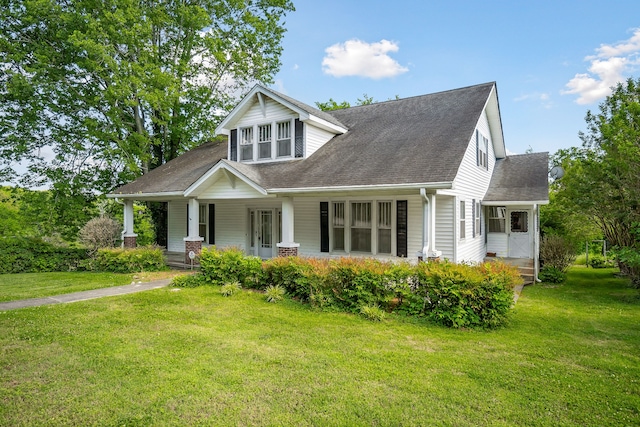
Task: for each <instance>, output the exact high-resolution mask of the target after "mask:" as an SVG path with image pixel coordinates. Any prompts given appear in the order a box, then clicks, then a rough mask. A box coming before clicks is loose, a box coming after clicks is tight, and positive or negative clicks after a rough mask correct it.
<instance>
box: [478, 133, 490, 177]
mask: <svg viewBox="0 0 640 427" xmlns="http://www.w3.org/2000/svg"><path fill="white" fill-rule="evenodd" d="M476 150H477V152H476V162H477V165H478V166H480V167H481V168H483V169H489V154H488V153H489V140H488V139H487V138H486V137H485V136H484V135H482V134H481V133H480V132H479V131H477V132H476Z"/></svg>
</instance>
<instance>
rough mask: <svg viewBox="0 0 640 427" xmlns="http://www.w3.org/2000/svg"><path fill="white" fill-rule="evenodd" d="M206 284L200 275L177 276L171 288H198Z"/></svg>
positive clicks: (172, 281)
mask: <svg viewBox="0 0 640 427" xmlns="http://www.w3.org/2000/svg"><path fill="white" fill-rule="evenodd" d="M206 283H207V280H206V279H205V277H204V276H203V275H202V274H200V273H194V274H185V275H183V276H176V277H174V278H173V279H172V280H171V286H175V287H176V288H197V287H198V286H202V285H205V284H206Z"/></svg>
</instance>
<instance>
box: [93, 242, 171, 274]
mask: <svg viewBox="0 0 640 427" xmlns="http://www.w3.org/2000/svg"><path fill="white" fill-rule="evenodd" d="M88 267H89V268H90V269H92V270H95V271H110V272H112V273H137V272H142V271H161V270H166V269H167V265H166V263H165V261H164V255H163V253H162V249H161V248H159V247H157V246H140V247H137V248H134V249H123V248H115V249H98V252H97V253H96V256H95V258H93V259H92V260H90V262H89V263H88Z"/></svg>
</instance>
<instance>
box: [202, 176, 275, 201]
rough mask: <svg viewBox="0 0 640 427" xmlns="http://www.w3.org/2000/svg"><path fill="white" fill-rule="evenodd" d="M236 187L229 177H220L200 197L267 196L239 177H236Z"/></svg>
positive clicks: (237, 197)
mask: <svg viewBox="0 0 640 427" xmlns="http://www.w3.org/2000/svg"><path fill="white" fill-rule="evenodd" d="M234 182H235V188H233V187H232V186H231V183H230V182H229V180H228V179H227V178H224V177H222V178H220V179H219V180H217V181H216V182H214V183H213V184H212V185H211V186H210V187H209V188H207V189H206V190H204V191H203V192H202V193H201V194H200V195H199V196H198V198H199V199H250V198H258V197H265V196H263V195H262V194H260V193H258V192H257V191H256V190H255V189H254V188H252V187H251V186H250V185H249V184H247V183H245V182H244V181H242V180H241V179H239V178H235V179H234Z"/></svg>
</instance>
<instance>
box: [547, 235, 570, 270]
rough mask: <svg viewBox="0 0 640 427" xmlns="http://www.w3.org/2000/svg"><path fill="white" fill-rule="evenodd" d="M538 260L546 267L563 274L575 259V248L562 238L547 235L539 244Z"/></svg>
mask: <svg viewBox="0 0 640 427" xmlns="http://www.w3.org/2000/svg"><path fill="white" fill-rule="evenodd" d="M540 259H541V260H542V261H543V262H544V264H545V265H546V266H549V267H554V268H556V269H558V270H560V271H562V272H565V271H567V269H568V268H569V267H571V265H572V264H573V262H574V261H575V259H576V254H575V248H573V247H572V246H571V244H570V243H569V242H568V241H567V240H566V239H564V238H563V237H561V236H557V235H554V234H549V235H546V236H544V237H543V238H542V241H541V242H540Z"/></svg>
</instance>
